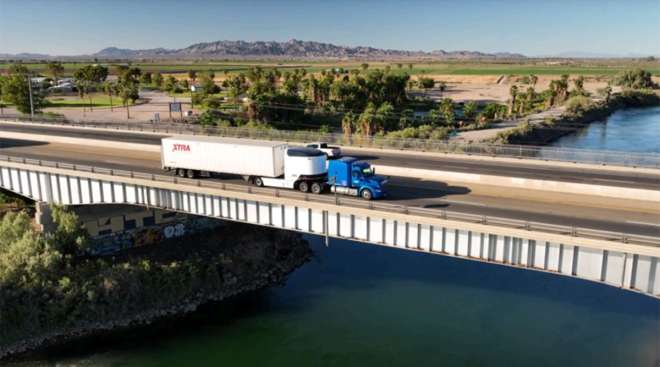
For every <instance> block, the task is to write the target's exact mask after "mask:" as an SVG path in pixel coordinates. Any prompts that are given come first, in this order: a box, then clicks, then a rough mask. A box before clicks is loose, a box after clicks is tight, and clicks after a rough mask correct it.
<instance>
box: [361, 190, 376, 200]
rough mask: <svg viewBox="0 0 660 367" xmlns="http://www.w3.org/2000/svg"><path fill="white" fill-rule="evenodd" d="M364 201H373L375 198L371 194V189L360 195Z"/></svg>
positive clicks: (363, 191)
mask: <svg viewBox="0 0 660 367" xmlns="http://www.w3.org/2000/svg"><path fill="white" fill-rule="evenodd" d="M360 196H362V198H363V199H364V200H371V198H373V194H372V193H371V190H369V189H364V190H362V193H361V194H360Z"/></svg>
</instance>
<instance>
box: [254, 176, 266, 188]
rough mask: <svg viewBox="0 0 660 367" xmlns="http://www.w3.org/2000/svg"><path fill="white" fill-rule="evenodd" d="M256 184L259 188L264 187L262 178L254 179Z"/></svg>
mask: <svg viewBox="0 0 660 367" xmlns="http://www.w3.org/2000/svg"><path fill="white" fill-rule="evenodd" d="M254 184H255V185H256V186H259V187H263V186H264V181H263V180H262V179H261V177H255V178H254Z"/></svg>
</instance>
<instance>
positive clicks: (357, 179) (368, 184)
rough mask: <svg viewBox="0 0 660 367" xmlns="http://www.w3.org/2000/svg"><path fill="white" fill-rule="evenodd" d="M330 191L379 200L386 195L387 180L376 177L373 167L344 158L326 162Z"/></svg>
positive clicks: (356, 159) (355, 159) (350, 158)
mask: <svg viewBox="0 0 660 367" xmlns="http://www.w3.org/2000/svg"><path fill="white" fill-rule="evenodd" d="M328 183H329V184H330V185H331V186H330V190H331V191H332V192H336V193H338V194H345V195H351V196H360V197H361V198H363V199H365V200H371V199H379V198H382V197H384V196H385V195H386V192H385V188H384V185H385V184H386V183H387V179H386V178H385V177H382V176H377V175H376V173H375V171H374V169H373V167H371V165H370V164H369V163H367V162H364V161H360V160H359V159H358V158H353V157H344V158H341V159H336V160H330V161H328Z"/></svg>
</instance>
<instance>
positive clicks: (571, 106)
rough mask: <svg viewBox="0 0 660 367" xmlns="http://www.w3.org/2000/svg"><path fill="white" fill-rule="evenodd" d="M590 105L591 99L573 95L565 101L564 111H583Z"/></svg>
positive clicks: (575, 112) (574, 112) (577, 112)
mask: <svg viewBox="0 0 660 367" xmlns="http://www.w3.org/2000/svg"><path fill="white" fill-rule="evenodd" d="M591 107H592V103H591V100H590V99H589V98H588V97H585V96H574V97H571V98H569V99H568V101H566V111H567V112H570V113H573V114H580V113H583V112H585V111H587V110H589V109H590V108H591Z"/></svg>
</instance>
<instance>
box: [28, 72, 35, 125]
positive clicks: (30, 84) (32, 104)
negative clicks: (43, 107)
mask: <svg viewBox="0 0 660 367" xmlns="http://www.w3.org/2000/svg"><path fill="white" fill-rule="evenodd" d="M27 82H28V91H29V94H30V120H34V103H33V102H32V78H31V77H30V73H29V72H28V74H27Z"/></svg>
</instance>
